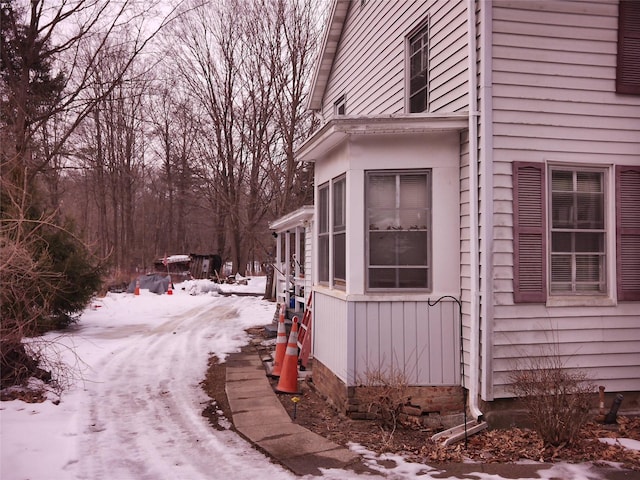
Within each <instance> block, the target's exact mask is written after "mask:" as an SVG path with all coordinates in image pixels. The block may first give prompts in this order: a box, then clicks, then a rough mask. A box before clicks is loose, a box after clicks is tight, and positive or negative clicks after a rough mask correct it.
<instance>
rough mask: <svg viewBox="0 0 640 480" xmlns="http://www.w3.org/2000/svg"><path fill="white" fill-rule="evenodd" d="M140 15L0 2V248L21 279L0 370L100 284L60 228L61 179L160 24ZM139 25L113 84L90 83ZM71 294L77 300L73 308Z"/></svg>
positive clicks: (75, 5)
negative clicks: (68, 159) (85, 132)
mask: <svg viewBox="0 0 640 480" xmlns="http://www.w3.org/2000/svg"><path fill="white" fill-rule="evenodd" d="M144 8H145V9H146V8H149V7H148V6H145V7H144ZM144 13H145V10H143V9H142V10H141V9H140V4H139V3H137V2H129V1H126V0H125V1H120V2H109V1H107V0H71V1H65V2H61V3H58V4H49V3H46V2H44V1H43V0H31V1H29V2H27V1H26V0H22V1H19V0H14V1H2V2H1V3H0V15H1V18H0V41H1V45H0V61H1V66H2V68H1V69H0V72H1V73H0V79H1V81H2V83H1V94H0V109H1V110H0V120H1V122H2V138H1V140H2V142H1V145H2V147H1V148H0V192H1V196H0V207H1V217H2V225H1V228H2V236H3V243H2V248H3V250H4V249H5V248H6V249H8V250H4V251H3V261H2V264H1V265H0V274H1V275H0V276H1V277H2V279H12V278H15V280H16V281H15V282H13V285H14V287H15V288H10V289H8V290H5V291H4V292H3V298H2V302H1V304H0V308H2V317H3V323H2V342H1V346H2V350H1V351H0V359H1V360H2V361H3V364H2V367H6V365H5V364H4V360H5V359H7V358H8V352H10V351H18V352H23V351H24V349H23V348H22V347H21V346H20V345H21V344H20V342H21V340H22V337H23V336H24V335H26V334H31V333H34V330H33V325H35V324H36V323H37V321H39V320H42V319H43V318H46V317H47V316H48V315H49V314H51V313H52V312H54V311H55V310H60V311H61V313H66V312H62V310H66V311H67V312H72V311H74V310H77V309H79V308H81V304H80V303H82V302H86V301H88V298H89V297H88V295H90V294H91V293H92V292H89V291H88V290H87V289H88V288H93V287H94V286H96V285H94V283H93V280H96V279H97V276H96V275H95V274H96V272H97V269H98V265H90V264H89V263H88V262H89V261H88V260H87V258H86V252H85V251H86V245H83V244H82V243H80V242H78V239H77V238H76V237H75V236H73V235H72V232H70V231H69V230H68V229H67V226H63V225H60V223H61V221H62V219H61V218H60V217H59V215H58V211H57V208H58V207H59V205H58V204H57V202H58V200H59V190H58V182H59V180H60V175H59V174H60V169H61V167H62V166H63V165H64V163H65V158H64V157H65V156H66V155H67V147H68V142H69V139H70V137H71V135H72V134H73V132H74V131H75V130H76V129H77V128H78V126H79V125H80V123H81V122H82V121H83V120H84V119H86V118H87V117H88V116H89V115H90V114H91V112H92V111H93V110H94V108H95V106H96V105H97V104H98V103H99V102H100V101H102V100H103V99H105V98H106V97H107V96H108V95H111V94H112V93H113V92H114V91H115V89H116V87H117V86H118V85H119V84H120V82H121V81H122V80H123V78H124V76H125V74H126V72H127V71H128V69H129V67H130V66H131V64H132V63H133V61H134V60H135V59H136V58H137V57H138V56H139V55H140V53H141V52H142V50H143V48H144V47H145V45H147V43H148V42H149V41H150V39H151V38H152V37H153V36H154V34H155V33H157V31H158V29H159V28H161V27H162V22H160V23H157V24H156V25H155V26H154V27H153V28H152V29H151V30H149V29H148V28H147V27H146V26H145V24H144V21H143V16H144ZM134 24H135V25H136V27H135V28H134V29H133V31H134V32H135V33H134V34H133V35H132V36H131V37H129V38H130V41H129V44H128V51H129V52H130V55H129V56H128V57H127V59H126V60H125V61H124V62H122V64H121V65H120V68H119V69H118V70H117V71H115V72H112V73H113V75H112V76H110V77H109V78H102V79H97V78H96V77H94V76H93V75H92V68H91V67H92V66H93V65H94V64H95V62H97V60H98V59H99V58H100V56H101V54H102V53H103V52H104V50H105V48H106V46H107V45H108V40H109V38H110V37H111V36H113V35H116V34H119V33H121V32H120V29H121V28H122V27H123V26H129V28H133V27H132V26H133V25H134ZM81 59H87V61H86V62H81V61H80V60H81ZM97 81H100V82H102V85H103V89H102V92H103V93H102V95H101V96H98V97H96V96H95V95H94V94H93V93H94V92H95V89H92V88H91V87H92V86H93V85H95V84H96V82H97ZM47 183H48V184H49V192H50V193H53V200H54V202H53V204H52V203H51V202H49V201H47V198H46V197H45V195H44V194H43V192H45V191H46V190H44V189H43V188H42V185H43V184H47ZM54 243H57V247H56V245H55V244H54ZM54 248H58V251H57V252H56V253H57V254H58V255H54V254H53V253H52V252H53V249H54ZM5 253H7V257H4V254H5ZM69 254H73V255H75V258H74V260H77V261H79V262H81V263H82V268H83V269H85V270H86V269H88V270H92V269H94V268H95V270H93V271H92V272H89V273H88V275H90V276H91V279H92V281H91V282H86V281H84V280H83V279H80V278H78V277H77V276H75V277H74V274H78V270H77V269H76V271H72V270H71V269H70V268H69V267H68V265H69V264H68V262H67V263H66V266H65V261H63V260H64V258H63V257H64V256H65V255H69ZM57 257H58V258H57ZM85 273H86V272H85ZM87 278H89V277H87ZM18 279H23V280H24V279H27V281H26V283H25V282H18ZM74 282H75V284H74ZM19 287H20V288H19ZM60 293H64V294H65V295H63V296H61V295H60ZM73 294H75V295H76V300H77V301H76V302H73V301H72V302H71V303H70V302H69V301H68V300H69V298H71V296H72V295H73ZM61 297H69V298H66V299H65V298H61ZM65 302H66V303H65ZM78 302H80V303H78ZM8 339H10V340H11V341H8ZM14 347H15V348H14ZM27 357H28V355H27ZM3 369H4V368H3Z"/></svg>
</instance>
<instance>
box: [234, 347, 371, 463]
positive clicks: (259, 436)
mask: <svg viewBox="0 0 640 480" xmlns="http://www.w3.org/2000/svg"><path fill="white" fill-rule="evenodd" d="M226 363H227V384H226V391H227V398H228V400H229V406H230V407H231V413H232V415H233V424H234V425H235V427H236V429H237V430H238V432H240V434H241V435H242V436H244V437H245V438H246V439H247V440H249V441H250V442H252V443H253V444H254V445H256V446H257V447H258V448H259V449H261V450H262V451H264V452H265V453H267V454H268V455H270V456H271V457H273V458H274V459H276V460H277V461H278V462H279V463H281V464H282V465H284V466H285V467H287V468H289V469H290V470H291V471H292V472H294V473H295V474H297V475H309V474H311V475H321V474H322V472H321V471H320V469H321V468H339V469H346V468H348V469H351V470H356V471H364V470H365V468H364V467H363V465H362V463H361V461H360V457H359V456H358V455H357V454H355V453H353V452H351V451H350V450H348V449H346V448H344V447H341V446H339V445H338V444H336V443H334V442H331V441H329V440H327V439H326V438H324V437H322V436H320V435H318V434H316V433H313V432H311V431H310V430H307V429H306V428H304V427H301V426H300V425H297V424H295V423H293V421H292V420H291V417H290V416H289V414H288V413H287V411H286V410H285V408H284V407H283V406H282V404H281V403H280V400H278V398H277V396H276V394H275V392H274V391H273V388H272V387H271V383H270V382H269V379H268V378H267V375H266V370H265V367H264V365H263V363H262V360H261V359H260V357H259V356H258V354H257V353H256V352H241V353H237V354H232V355H230V356H229V357H228V358H227V362H226Z"/></svg>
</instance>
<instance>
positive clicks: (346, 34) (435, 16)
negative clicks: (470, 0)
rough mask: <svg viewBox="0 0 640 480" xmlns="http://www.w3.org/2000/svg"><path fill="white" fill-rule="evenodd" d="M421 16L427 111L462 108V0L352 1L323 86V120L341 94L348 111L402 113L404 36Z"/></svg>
mask: <svg viewBox="0 0 640 480" xmlns="http://www.w3.org/2000/svg"><path fill="white" fill-rule="evenodd" d="M426 18H429V25H430V33H431V38H432V40H431V42H432V43H431V44H430V65H429V69H430V71H429V89H430V93H429V95H430V98H429V111H431V112H458V111H464V110H466V109H467V103H468V100H467V86H466V85H467V73H466V72H467V61H466V58H467V50H466V48H465V45H466V36H465V35H466V34H465V32H466V4H465V2H463V1H453V0H436V1H433V0H431V1H422V0H411V1H409V0H403V1H401V2H395V1H372V2H365V3H364V4H360V2H353V3H352V4H351V5H350V8H349V13H348V15H347V18H346V20H345V24H344V28H343V32H342V37H341V40H340V44H339V47H338V51H337V52H336V55H335V59H334V64H333V68H332V71H331V75H330V78H329V81H328V84H327V88H326V91H325V96H324V101H323V106H322V115H323V118H324V120H325V121H328V120H330V119H331V118H333V116H334V111H333V110H334V103H335V102H336V100H338V98H340V97H341V96H343V95H344V96H345V98H346V106H347V108H346V110H347V115H379V114H397V113H404V112H405V66H406V64H405V48H406V45H405V39H406V38H407V36H408V35H410V34H411V32H412V31H413V30H415V29H416V28H417V27H418V26H420V25H421V24H422V22H423V21H424V20H425V19H426ZM363 39H365V41H363ZM372 92H373V94H372Z"/></svg>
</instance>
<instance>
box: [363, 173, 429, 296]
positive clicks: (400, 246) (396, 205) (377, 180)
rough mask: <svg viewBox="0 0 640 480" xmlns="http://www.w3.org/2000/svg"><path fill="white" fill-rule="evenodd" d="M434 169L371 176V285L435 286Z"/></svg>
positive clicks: (372, 287) (377, 287)
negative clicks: (431, 176)
mask: <svg viewBox="0 0 640 480" xmlns="http://www.w3.org/2000/svg"><path fill="white" fill-rule="evenodd" d="M430 181H431V178H430V172H429V171H427V170H420V171H415V170H413V171H371V172H367V176H366V209H367V214H366V221H367V232H368V233H367V287H368V289H370V290H390V289H394V290H398V289H407V290H427V289H429V288H430V287H431V268H430V267H431V265H430V263H431V245H430V240H431V224H430V218H431V200H430V199H431V184H430Z"/></svg>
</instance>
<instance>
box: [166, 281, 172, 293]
mask: <svg viewBox="0 0 640 480" xmlns="http://www.w3.org/2000/svg"><path fill="white" fill-rule="evenodd" d="M167 295H173V290H172V289H171V277H169V289H168V290H167Z"/></svg>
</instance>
